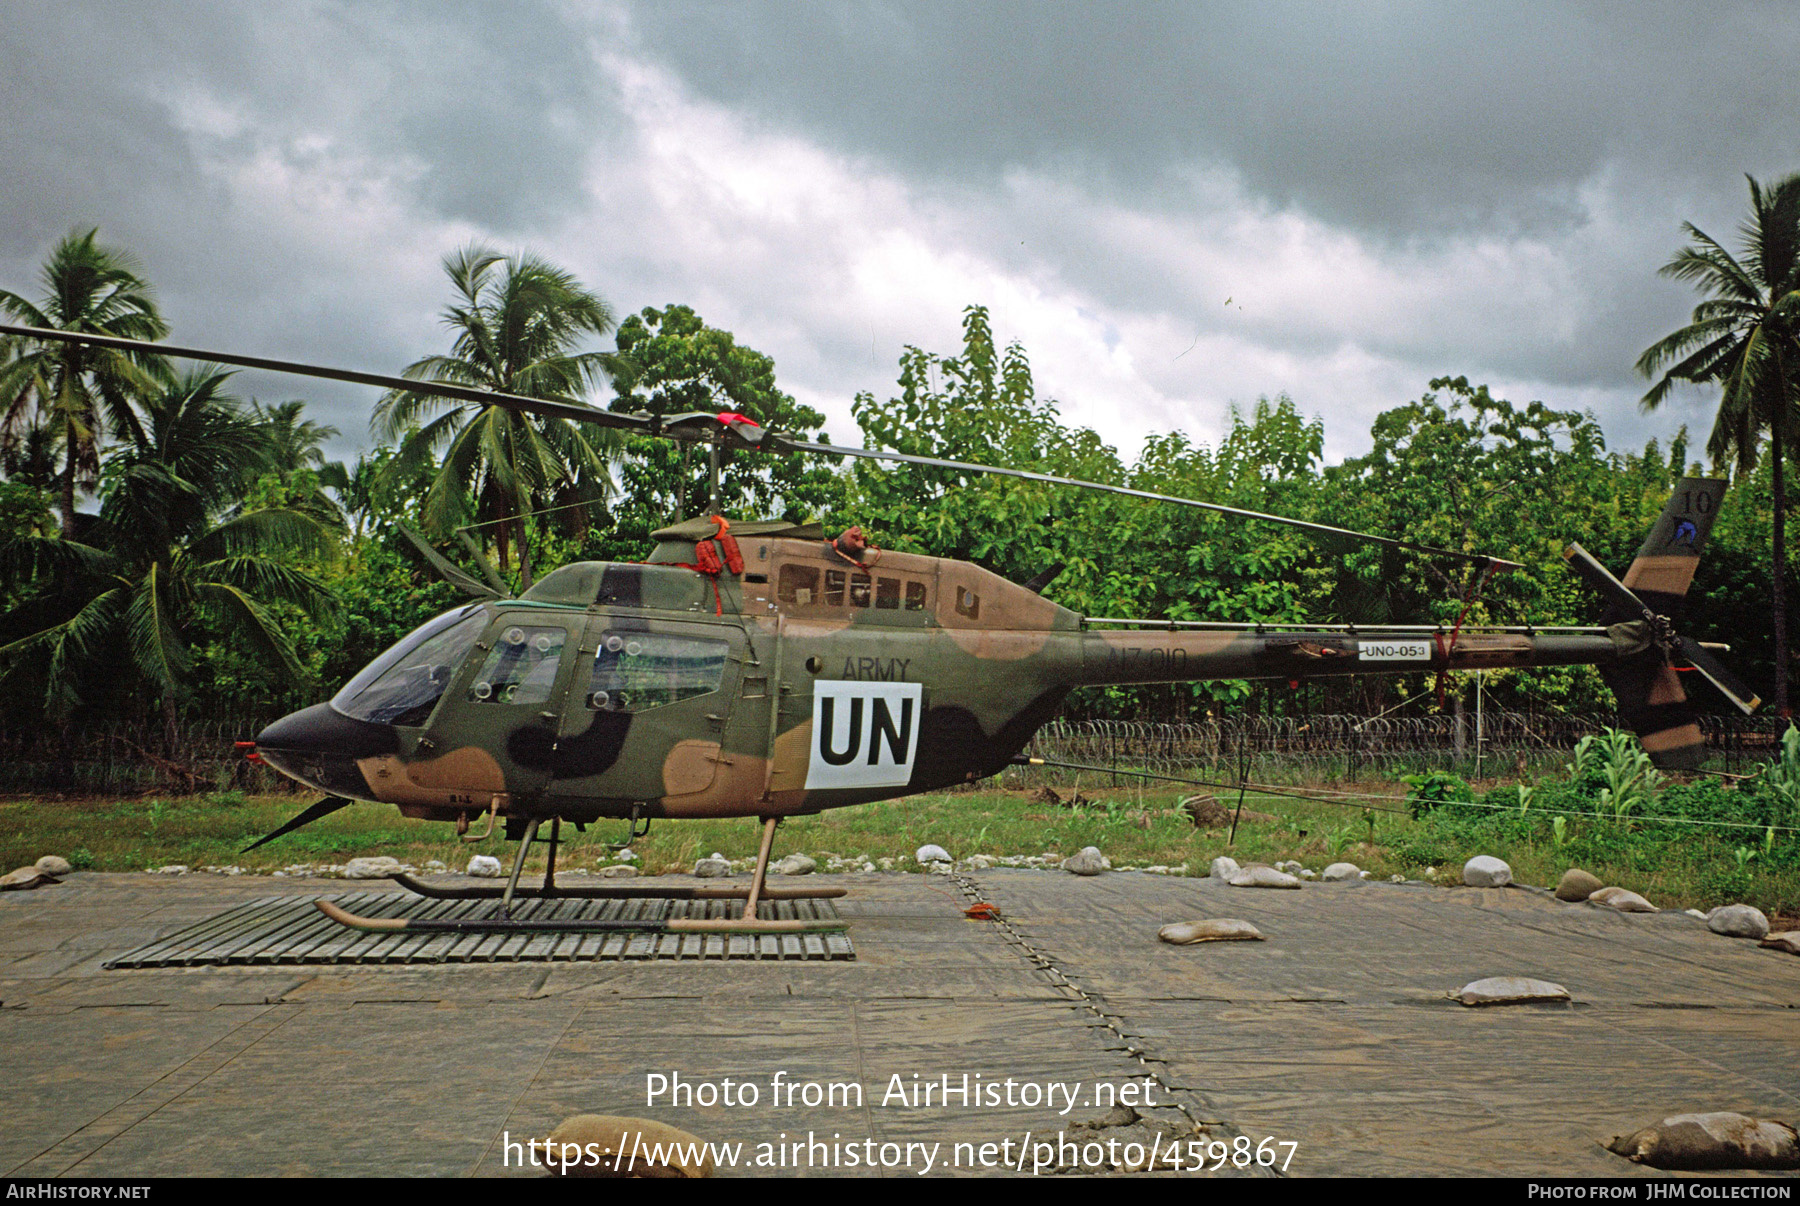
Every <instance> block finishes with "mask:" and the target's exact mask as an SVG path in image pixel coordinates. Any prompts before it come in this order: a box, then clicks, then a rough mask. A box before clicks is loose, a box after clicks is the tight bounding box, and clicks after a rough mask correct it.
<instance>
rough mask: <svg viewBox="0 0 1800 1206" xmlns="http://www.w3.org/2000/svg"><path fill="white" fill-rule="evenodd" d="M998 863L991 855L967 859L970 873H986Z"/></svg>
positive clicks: (978, 855)
mask: <svg viewBox="0 0 1800 1206" xmlns="http://www.w3.org/2000/svg"><path fill="white" fill-rule="evenodd" d="M998 861H999V860H998V859H996V858H995V857H994V856H993V855H991V854H977V855H975V856H973V857H972V858H970V859H969V869H970V870H971V871H986V870H987V869H988V868H989V867H992V866H993V865H994V864H995V863H996V862H998Z"/></svg>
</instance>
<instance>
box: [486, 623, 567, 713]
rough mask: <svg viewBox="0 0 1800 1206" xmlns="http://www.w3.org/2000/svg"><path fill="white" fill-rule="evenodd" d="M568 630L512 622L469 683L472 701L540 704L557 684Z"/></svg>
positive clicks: (496, 641) (501, 633) (504, 629)
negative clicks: (558, 669) (557, 668)
mask: <svg viewBox="0 0 1800 1206" xmlns="http://www.w3.org/2000/svg"><path fill="white" fill-rule="evenodd" d="M568 639H569V630H568V629H566V628H553V627H550V626H548V625H545V626H538V625H524V624H509V625H508V626H507V627H505V628H502V629H501V630H500V632H499V635H498V637H497V638H496V640H495V641H494V647H493V649H491V650H490V651H489V652H488V656H487V661H486V662H485V663H484V664H483V665H482V667H481V672H480V673H479V674H477V675H476V676H475V680H474V681H473V682H471V683H470V684H469V702H471V703H491V704H541V703H544V702H545V701H547V700H548V699H549V698H550V692H551V689H552V688H554V687H555V686H556V667H557V665H558V663H560V662H561V661H562V651H563V646H564V645H565V644H566V643H567V642H568Z"/></svg>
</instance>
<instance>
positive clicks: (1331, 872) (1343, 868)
mask: <svg viewBox="0 0 1800 1206" xmlns="http://www.w3.org/2000/svg"><path fill="white" fill-rule="evenodd" d="M1361 876H1362V871H1361V869H1359V868H1358V867H1357V865H1356V864H1355V863H1333V864H1331V866H1329V867H1327V868H1325V874H1323V875H1321V876H1320V877H1319V878H1320V879H1322V880H1324V881H1325V882H1326V883H1336V882H1338V881H1339V880H1341V879H1358V878H1361Z"/></svg>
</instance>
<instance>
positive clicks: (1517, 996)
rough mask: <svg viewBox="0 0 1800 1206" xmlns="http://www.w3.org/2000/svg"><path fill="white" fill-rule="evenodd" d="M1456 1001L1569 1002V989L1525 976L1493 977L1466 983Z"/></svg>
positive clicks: (1504, 1002)
mask: <svg viewBox="0 0 1800 1206" xmlns="http://www.w3.org/2000/svg"><path fill="white" fill-rule="evenodd" d="M1456 999H1457V1000H1459V1001H1461V1002H1462V1003H1463V1004H1464V1005H1515V1004H1520V1003H1522V1002H1525V1001H1566V1000H1568V999H1569V990H1568V989H1566V988H1564V987H1563V986H1562V985H1560V984H1552V983H1550V981H1548V980H1529V979H1526V978H1525V977H1524V976H1489V977H1488V978H1487V979H1485V980H1476V981H1474V982H1472V983H1469V984H1465V985H1463V987H1462V991H1461V992H1459V993H1457V994H1456Z"/></svg>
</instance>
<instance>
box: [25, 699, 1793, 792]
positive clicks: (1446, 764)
mask: <svg viewBox="0 0 1800 1206" xmlns="http://www.w3.org/2000/svg"><path fill="white" fill-rule="evenodd" d="M263 723H264V722H263V721H261V720H259V719H248V718H240V719H235V720H210V721H200V722H194V723H189V724H186V725H184V726H182V727H181V728H180V729H179V730H178V735H177V740H176V742H175V745H174V747H173V748H170V747H168V746H167V744H166V741H165V736H164V733H163V730H162V727H161V726H160V725H156V724H140V725H130V724H121V725H115V726H110V727H106V728H99V729H93V730H84V731H81V732H76V733H70V734H64V733H60V732H58V731H56V730H54V729H49V728H38V729H31V730H21V731H15V730H5V729H0V794H11V795H37V796H132V795H144V794H150V793H182V794H192V793H203V792H214V791H242V792H246V793H250V794H267V793H279V792H289V791H292V792H299V791H302V790H303V789H301V788H300V787H299V785H298V784H295V783H294V782H293V781H292V780H289V779H287V778H286V777H285V776H282V775H279V774H277V773H275V772H274V771H272V770H270V769H269V768H268V767H266V766H262V765H259V764H257V763H253V762H248V761H246V760H245V759H244V757H243V751H241V750H239V749H236V748H234V746H233V743H234V742H235V741H240V740H245V739H247V738H248V737H254V736H255V735H256V733H257V732H258V731H259V730H260V729H261V728H262V727H263ZM1618 723H1619V721H1618V718H1617V717H1616V716H1610V715H1604V714H1602V715H1593V716H1579V715H1569V714H1543V713H1534V712H1510V711H1500V710H1497V709H1490V710H1488V711H1487V712H1486V713H1485V714H1484V715H1482V716H1481V717H1480V718H1479V723H1478V722H1477V718H1476V717H1475V716H1474V715H1473V714H1472V713H1471V714H1467V715H1465V716H1463V717H1462V718H1461V719H1460V720H1459V719H1458V718H1457V717H1455V716H1453V715H1437V716H1383V717H1378V718H1370V717H1367V716H1358V715H1313V716H1267V715H1245V716H1233V717H1225V718H1221V719H1216V720H1204V721H1191V722H1176V723H1152V722H1142V721H1127V720H1081V721H1072V720H1067V719H1059V720H1055V721H1052V722H1051V723H1050V724H1048V725H1046V726H1045V727H1044V728H1042V729H1040V730H1039V731H1038V733H1037V735H1036V736H1035V737H1033V738H1032V741H1031V744H1030V745H1029V746H1028V747H1027V748H1026V751H1025V752H1026V753H1027V754H1028V755H1030V756H1032V757H1036V758H1047V759H1050V760H1053V761H1057V762H1076V763H1081V764H1083V765H1087V766H1095V767H1106V768H1108V769H1110V768H1114V767H1118V768H1122V769H1131V770H1139V771H1148V772H1151V773H1153V774H1170V775H1179V776H1187V777H1193V778H1204V779H1213V780H1224V779H1230V780H1233V781H1235V780H1236V779H1237V778H1238V777H1239V774H1240V772H1241V773H1242V774H1243V776H1244V777H1246V778H1248V779H1250V780H1253V781H1255V782H1259V783H1273V784H1308V783H1314V784H1317V783H1347V782H1367V781H1374V780H1386V781H1389V782H1391V781H1393V780H1394V779H1395V778H1397V777H1398V776H1400V775H1403V774H1412V773H1417V772H1421V771H1430V770H1446V771H1450V772H1452V773H1454V774H1458V775H1461V776H1463V777H1464V778H1467V779H1483V778H1485V779H1495V778H1521V777H1535V776H1537V775H1541V774H1545V773H1548V772H1551V771H1555V770H1559V769H1560V768H1561V767H1562V766H1564V765H1566V764H1567V763H1568V761H1569V758H1570V754H1571V751H1573V749H1574V748H1575V743H1576V742H1577V741H1579V740H1580V739H1581V738H1582V737H1584V736H1587V735H1588V734H1590V733H1598V732H1599V731H1600V730H1601V729H1602V728H1605V727H1609V726H1617V724H1618ZM1701 727H1702V728H1703V729H1704V730H1705V732H1706V736H1707V745H1708V747H1709V751H1710V758H1709V761H1708V769H1711V770H1722V771H1726V772H1729V773H1733V774H1748V773H1753V772H1754V771H1755V770H1756V769H1757V768H1758V767H1760V766H1761V765H1762V764H1763V763H1764V762H1766V761H1768V760H1769V759H1770V758H1771V757H1773V756H1774V754H1775V753H1776V751H1777V749H1778V742H1779V738H1780V734H1781V733H1782V732H1783V731H1785V729H1786V727H1787V726H1786V722H1785V721H1782V720H1780V719H1778V718H1775V717H1760V716H1759V717H1734V716H1703V717H1701ZM1074 775H1075V772H1071V771H1066V770H1057V769H1053V768H1014V769H1011V770H1008V771H1007V772H1006V774H1005V775H1004V776H1003V779H1002V782H1003V784H1004V785H1005V786H1007V787H1011V788H1017V787H1026V788H1029V787H1035V786H1039V785H1044V784H1052V783H1058V782H1066V781H1069V780H1070V779H1071V778H1072V777H1073V776H1074ZM1082 782H1084V783H1094V782H1095V776H1094V775H1092V774H1091V773H1089V774H1086V775H1085V776H1084V777H1083V779H1082ZM1128 782H1130V780H1128V779H1127V778H1125V777H1123V776H1121V777H1120V778H1119V779H1118V780H1117V784H1116V785H1118V786H1124V785H1126V784H1127V783H1128ZM978 786H979V785H978Z"/></svg>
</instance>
